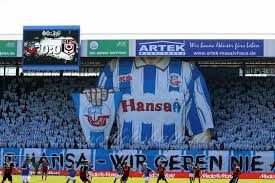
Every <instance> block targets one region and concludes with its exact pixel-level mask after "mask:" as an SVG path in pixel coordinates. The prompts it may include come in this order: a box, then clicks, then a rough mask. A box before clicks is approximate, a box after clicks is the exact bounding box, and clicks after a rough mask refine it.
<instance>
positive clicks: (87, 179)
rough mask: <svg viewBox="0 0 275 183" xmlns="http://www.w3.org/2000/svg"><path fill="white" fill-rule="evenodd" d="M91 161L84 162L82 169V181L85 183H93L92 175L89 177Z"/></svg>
mask: <svg viewBox="0 0 275 183" xmlns="http://www.w3.org/2000/svg"><path fill="white" fill-rule="evenodd" d="M88 165H89V161H88V160H84V165H82V166H81V167H80V179H81V180H82V182H84V183H87V182H88V183H91V182H92V181H91V179H90V175H89V166H88Z"/></svg>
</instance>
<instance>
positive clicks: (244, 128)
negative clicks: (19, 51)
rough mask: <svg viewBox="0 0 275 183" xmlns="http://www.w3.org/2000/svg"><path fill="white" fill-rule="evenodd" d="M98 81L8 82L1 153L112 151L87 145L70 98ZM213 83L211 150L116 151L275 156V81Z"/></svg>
mask: <svg viewBox="0 0 275 183" xmlns="http://www.w3.org/2000/svg"><path fill="white" fill-rule="evenodd" d="M0 80H1V83H3V82H2V80H3V78H0ZM95 81H96V78H94V77H17V78H16V77H6V79H5V84H3V87H2V88H3V89H2V90H1V95H0V147H21V148H104V149H107V148H108V142H102V144H100V146H99V147H95V145H94V144H87V143H86V141H85V137H84V134H83V132H82V129H81V127H80V123H79V121H78V117H77V114H76V110H75V107H74V105H73V102H72V98H71V96H70V94H71V93H72V92H75V91H83V90H84V89H85V88H89V87H93V86H95ZM207 83H208V87H209V90H210V94H211V98H212V108H213V117H214V123H215V129H214V130H213V140H212V141H211V142H210V143H209V144H200V143H192V142H190V138H189V137H185V143H183V144H176V143H175V142H171V143H169V144H163V143H162V144H152V143H149V144H124V145H123V147H121V146H118V145H111V146H110V148H111V149H142V150H143V149H144V150H145V149H185V150H188V149H193V150H206V149H209V150H257V151H265V150H275V123H274V121H275V78H266V77H265V78H263V77H258V78H257V77H244V78H241V77H237V78H230V79H229V78H224V77H221V78H215V79H207ZM112 134H114V135H115V132H112ZM267 134H268V135H267ZM11 139H12V140H11Z"/></svg>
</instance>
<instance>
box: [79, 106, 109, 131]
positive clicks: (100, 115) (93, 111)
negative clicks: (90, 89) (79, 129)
mask: <svg viewBox="0 0 275 183" xmlns="http://www.w3.org/2000/svg"><path fill="white" fill-rule="evenodd" d="M83 114H84V120H85V121H86V122H87V123H88V124H90V125H91V126H92V127H94V128H96V129H97V130H103V129H104V128H106V127H107V126H108V124H109V121H110V116H111V110H110V109H109V107H108V106H106V105H104V104H103V105H102V106H93V105H89V106H88V107H87V108H86V109H85V110H84V112H83Z"/></svg>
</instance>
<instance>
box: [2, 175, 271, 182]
mask: <svg viewBox="0 0 275 183" xmlns="http://www.w3.org/2000/svg"><path fill="white" fill-rule="evenodd" d="M13 179H14V181H13V183H21V176H13ZM1 180H2V177H1ZM6 182H7V181H6ZM65 182H66V179H65V177H64V176H48V178H47V181H42V180H41V176H32V177H31V183H65ZM76 182H78V183H81V181H80V179H79V177H77V179H76ZM113 182H114V178H113V177H93V183H113ZM143 182H144V179H143V178H129V180H128V182H127V183H143ZM156 182H157V181H156V178H152V179H151V180H150V182H149V183H156ZM168 182H169V183H189V180H188V179H174V178H170V179H168ZM195 182H196V183H197V182H198V181H197V180H196V181H195ZM228 182H229V179H202V180H201V183H228ZM269 182H270V183H271V182H273V183H274V182H275V180H260V179H258V180H256V179H255V180H252V179H242V180H239V183H269ZM117 183H119V181H117Z"/></svg>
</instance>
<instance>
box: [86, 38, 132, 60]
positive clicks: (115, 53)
mask: <svg viewBox="0 0 275 183" xmlns="http://www.w3.org/2000/svg"><path fill="white" fill-rule="evenodd" d="M88 56H90V57H128V56H129V41H128V40H89V41H88Z"/></svg>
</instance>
